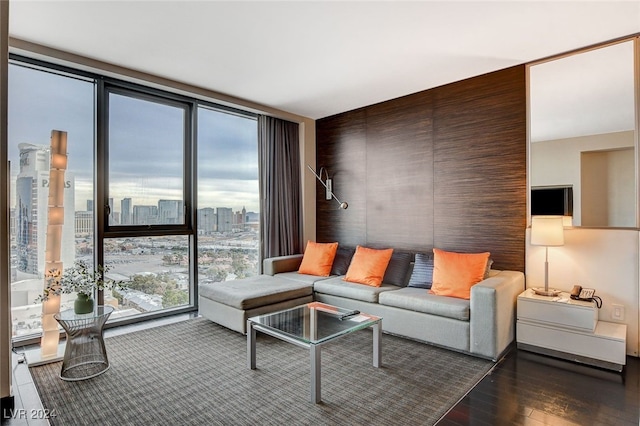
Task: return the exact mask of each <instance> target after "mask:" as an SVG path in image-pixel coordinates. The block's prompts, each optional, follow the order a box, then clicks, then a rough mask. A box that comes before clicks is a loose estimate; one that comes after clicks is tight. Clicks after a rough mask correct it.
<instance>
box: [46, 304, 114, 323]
mask: <svg viewBox="0 0 640 426" xmlns="http://www.w3.org/2000/svg"><path fill="white" fill-rule="evenodd" d="M113 310H114V308H113V306H103V305H98V306H96V307H95V308H94V309H93V312H89V313H88V314H76V313H75V312H74V311H73V309H67V310H65V311H62V312H59V313H57V314H55V315H54V318H56V319H58V320H62V321H76V320H87V319H94V318H100V317H102V316H105V315H109V314H111V313H112V312H113Z"/></svg>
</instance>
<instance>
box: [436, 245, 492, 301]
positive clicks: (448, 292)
mask: <svg viewBox="0 0 640 426" xmlns="http://www.w3.org/2000/svg"><path fill="white" fill-rule="evenodd" d="M489 254H490V253H489V252H485V253H454V252H449V251H444V250H439V249H436V248H434V249H433V284H432V285H431V290H430V293H432V294H436V295H438V296H451V297H457V298H460V299H469V298H471V287H473V286H474V285H475V284H478V283H479V282H480V281H482V280H483V279H484V273H485V269H486V268H487V262H488V261H489Z"/></svg>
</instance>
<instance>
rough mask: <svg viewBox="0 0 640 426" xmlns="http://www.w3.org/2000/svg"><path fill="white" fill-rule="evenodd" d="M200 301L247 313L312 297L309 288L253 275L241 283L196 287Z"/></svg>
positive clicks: (311, 290)
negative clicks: (257, 308)
mask: <svg viewBox="0 0 640 426" xmlns="http://www.w3.org/2000/svg"><path fill="white" fill-rule="evenodd" d="M198 292H199V295H200V297H204V298H207V299H211V300H213V301H216V302H219V303H222V304H224V305H227V306H232V307H234V308H237V309H242V310H247V309H252V308H256V307H260V306H265V305H271V304H273V303H278V302H282V301H284V300H289V299H297V298H299V297H304V296H309V295H312V294H313V285H311V284H306V283H302V282H299V281H293V280H287V279H282V278H277V277H273V276H271V275H257V276H255V277H249V278H243V279H241V280H233V281H224V282H220V283H211V284H201V285H199V286H198Z"/></svg>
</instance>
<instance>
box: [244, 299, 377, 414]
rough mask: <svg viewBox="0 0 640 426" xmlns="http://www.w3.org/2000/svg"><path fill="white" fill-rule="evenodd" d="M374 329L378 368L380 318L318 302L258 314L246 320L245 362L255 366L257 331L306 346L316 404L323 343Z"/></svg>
mask: <svg viewBox="0 0 640 426" xmlns="http://www.w3.org/2000/svg"><path fill="white" fill-rule="evenodd" d="M368 327H372V328H373V366H374V367H380V364H381V352H382V318H380V317H376V316H373V315H368V314H364V313H361V312H359V311H354V310H350V309H343V308H338V307H336V306H331V305H327V304H324V303H320V302H311V303H307V304H306V305H302V306H298V307H295V308H291V309H287V310H284V311H278V312H273V313H270V314H265V315H258V316H255V317H251V318H249V319H248V320H247V364H248V367H249V368H250V369H252V370H255V369H256V331H261V332H262V333H265V334H268V335H270V336H273V337H276V338H278V339H280V340H284V341H285V342H289V343H293V344H294V345H297V346H300V347H303V348H308V349H309V352H310V356H311V402H314V403H316V404H317V403H319V402H320V401H321V400H322V397H321V395H320V376H321V370H320V350H321V347H322V345H324V344H325V343H328V342H331V341H333V340H335V339H337V338H339V337H343V336H346V335H347V334H350V333H353V332H354V331H357V330H362V329H365V328H368Z"/></svg>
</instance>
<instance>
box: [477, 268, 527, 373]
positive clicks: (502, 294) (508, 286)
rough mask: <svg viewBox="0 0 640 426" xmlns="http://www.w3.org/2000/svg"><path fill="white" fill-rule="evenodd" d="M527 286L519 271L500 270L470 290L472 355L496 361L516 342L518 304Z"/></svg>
mask: <svg viewBox="0 0 640 426" xmlns="http://www.w3.org/2000/svg"><path fill="white" fill-rule="evenodd" d="M524 287H525V286H524V274H523V273H522V272H517V271H500V272H499V273H498V274H496V275H494V276H492V277H489V278H487V279H486V280H483V281H481V282H479V283H478V284H476V285H474V286H473V287H471V300H470V310H471V320H470V322H471V324H470V326H471V336H470V352H471V353H474V354H478V355H481V356H484V357H487V358H491V359H492V360H494V361H497V359H498V357H499V356H500V354H502V352H503V351H504V350H505V349H506V348H507V347H508V346H509V344H511V342H513V339H514V338H515V326H516V301H517V298H518V295H519V294H520V293H522V292H523V291H524Z"/></svg>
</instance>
